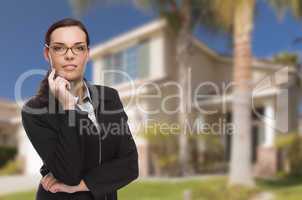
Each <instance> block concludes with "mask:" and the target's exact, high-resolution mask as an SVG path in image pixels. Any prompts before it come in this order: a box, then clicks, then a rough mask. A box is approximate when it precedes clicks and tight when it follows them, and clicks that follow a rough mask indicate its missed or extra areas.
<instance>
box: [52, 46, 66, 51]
mask: <svg viewBox="0 0 302 200" xmlns="http://www.w3.org/2000/svg"><path fill="white" fill-rule="evenodd" d="M53 49H54V50H55V51H62V50H63V49H64V47H60V46H55V47H53Z"/></svg>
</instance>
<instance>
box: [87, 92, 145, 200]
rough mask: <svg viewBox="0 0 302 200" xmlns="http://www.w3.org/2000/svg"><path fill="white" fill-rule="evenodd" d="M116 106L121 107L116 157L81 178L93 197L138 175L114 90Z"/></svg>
mask: <svg viewBox="0 0 302 200" xmlns="http://www.w3.org/2000/svg"><path fill="white" fill-rule="evenodd" d="M114 101H115V104H116V108H117V109H121V111H122V112H121V113H122V115H121V116H122V117H121V120H120V122H121V126H123V127H122V128H121V130H122V133H120V134H118V137H120V140H119V141H120V145H119V150H118V156H117V158H115V159H113V160H111V161H109V162H104V163H102V164H101V165H99V166H98V167H96V168H94V169H92V170H90V171H88V172H87V173H86V174H84V177H83V180H84V182H85V184H86V186H87V188H88V189H89V190H90V191H91V192H92V194H93V196H94V197H95V199H99V198H101V196H102V195H104V194H106V193H107V192H112V191H115V190H117V189H119V188H121V187H123V186H125V185H127V184H129V183H130V182H131V181H133V180H135V179H136V178H137V177H138V174H139V170H138V152H137V148H136V145H135V142H134V140H133V137H132V135H131V132H130V129H129V126H128V123H127V120H128V117H127V115H126V113H125V112H124V109H123V105H122V103H121V100H120V97H119V95H118V92H117V91H116V90H115V98H114Z"/></svg>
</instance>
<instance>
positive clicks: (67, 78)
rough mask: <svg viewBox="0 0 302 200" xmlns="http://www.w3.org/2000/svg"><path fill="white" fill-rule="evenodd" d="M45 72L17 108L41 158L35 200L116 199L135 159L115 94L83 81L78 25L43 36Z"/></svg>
mask: <svg viewBox="0 0 302 200" xmlns="http://www.w3.org/2000/svg"><path fill="white" fill-rule="evenodd" d="M44 57H45V59H46V60H47V61H48V62H49V63H50V68H49V71H48V73H47V74H46V76H45V78H44V79H43V80H42V82H41V85H40V88H39V91H38V93H37V94H36V95H35V96H33V97H32V98H30V99H29V100H28V101H27V102H26V103H25V104H24V106H23V107H22V123H23V126H24V129H25V131H26V134H27V136H28V138H29V140H30V141H31V143H32V145H33V147H34V148H35V150H36V151H37V153H38V154H39V156H40V157H41V159H42V161H43V166H42V167H41V170H40V173H41V174H42V176H43V178H42V179H41V182H40V184H39V187H38V190H37V193H36V199H37V200H50V199H53V200H65V199H68V200H70V199H77V200H84V199H85V200H116V199H117V190H118V189H119V188H121V187H123V186H125V185H127V184H128V183H130V182H131V181H133V180H135V179H136V178H137V177H138V154H137V149H136V145H135V142H134V140H133V137H132V135H131V132H130V130H129V126H128V124H127V119H128V117H127V114H126V113H125V111H124V109H123V105H122V103H121V100H120V97H119V94H118V92H117V90H115V89H113V88H111V87H107V86H101V85H92V84H90V83H88V82H87V80H86V79H85V78H84V72H85V66H86V63H87V60H88V58H89V36H88V32H87V30H86V28H85V26H84V25H83V24H82V23H81V22H80V21H78V20H74V19H69V18H68V19H63V20H60V21H58V22H56V23H54V24H53V25H52V26H50V28H49V29H48V31H47V33H46V35H45V48H44Z"/></svg>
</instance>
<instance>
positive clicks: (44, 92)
mask: <svg viewBox="0 0 302 200" xmlns="http://www.w3.org/2000/svg"><path fill="white" fill-rule="evenodd" d="M70 26H77V27H79V28H80V29H81V30H83V31H84V33H85V35H86V43H87V46H89V44H90V39H89V35H88V31H87V29H86V27H85V26H84V24H83V23H82V22H81V21H79V20H76V19H72V18H65V19H62V20H59V21H56V22H55V23H53V24H52V25H51V26H50V27H49V28H48V30H47V32H46V34H45V39H44V40H45V41H44V42H45V44H47V45H49V43H50V39H51V34H52V32H53V31H54V30H56V29H58V28H62V27H70ZM50 72H51V67H49V69H48V72H47V73H46V75H45V77H44V78H43V80H42V81H41V83H40V86H39V89H38V92H37V94H36V98H38V100H39V101H40V102H41V103H43V104H44V103H48V98H49V85H48V76H49V74H50ZM85 80H86V79H85Z"/></svg>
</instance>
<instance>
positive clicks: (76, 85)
mask: <svg viewBox="0 0 302 200" xmlns="http://www.w3.org/2000/svg"><path fill="white" fill-rule="evenodd" d="M69 82H70V86H71V89H70V92H71V94H73V95H74V96H78V97H79V99H82V97H83V95H84V80H83V79H79V80H73V81H69Z"/></svg>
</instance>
